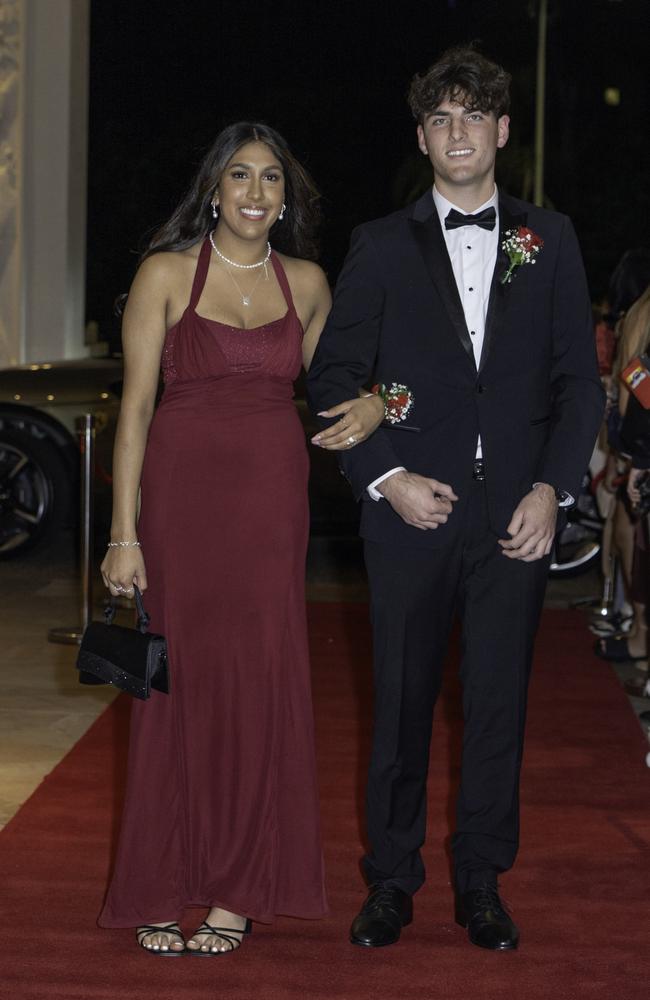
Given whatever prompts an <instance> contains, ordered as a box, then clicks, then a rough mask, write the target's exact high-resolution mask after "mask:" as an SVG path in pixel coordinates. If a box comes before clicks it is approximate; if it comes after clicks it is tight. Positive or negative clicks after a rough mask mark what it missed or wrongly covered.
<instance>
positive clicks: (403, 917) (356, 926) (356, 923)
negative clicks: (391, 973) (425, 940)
mask: <svg viewBox="0 0 650 1000" xmlns="http://www.w3.org/2000/svg"><path fill="white" fill-rule="evenodd" d="M412 920H413V897H412V896H409V894H408V893H407V892H404V890H403V889H392V888H387V887H386V886H383V885H373V886H371V887H370V892H369V893H368V897H367V899H366V901H365V903H364V904H363V906H362V907H361V912H360V913H359V915H358V916H357V917H355V918H354V920H353V921H352V927H351V928H350V941H351V942H352V944H360V945H363V946H364V947H365V948H383V947H384V945H387V944H395V942H396V941H399V936H400V934H401V932H402V927H406V925H407V924H410V923H411V921H412Z"/></svg>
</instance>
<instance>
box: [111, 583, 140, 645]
mask: <svg viewBox="0 0 650 1000" xmlns="http://www.w3.org/2000/svg"><path fill="white" fill-rule="evenodd" d="M133 594H134V596H135V606H136V610H137V612H138V622H137V627H138V629H139V631H140V632H142V634H143V635H144V633H145V632H146V631H147V629H148V628H149V622H150V621H151V619H150V618H149V615H148V614H147V612H146V611H145V607H144V601H143V600H142V594H141V593H140V588H139V587H138V585H137V584H135V583H134V584H133ZM114 618H115V605H114V604H113V595H112V594H111V596H110V597H109V599H108V600H107V602H106V604H105V606H104V621H105V622H106V624H107V625H112V624H113V619H114Z"/></svg>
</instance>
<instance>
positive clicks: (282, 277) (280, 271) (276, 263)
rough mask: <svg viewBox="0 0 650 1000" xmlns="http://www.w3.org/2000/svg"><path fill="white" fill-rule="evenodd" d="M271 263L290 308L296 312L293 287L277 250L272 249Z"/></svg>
mask: <svg viewBox="0 0 650 1000" xmlns="http://www.w3.org/2000/svg"><path fill="white" fill-rule="evenodd" d="M271 263H272V264H273V270H274V271H275V273H276V276H277V279H278V282H279V284H280V288H281V289H282V294H283V295H284V297H285V299H286V303H287V305H288V307H289V309H293V310H294V312H295V306H294V304H293V296H292V294H291V288H290V287H289V282H288V280H287V276H286V274H285V272H284V268H283V267H282V264H281V263H280V258H279V257H278V255H277V254H276V252H275V250H272V251H271Z"/></svg>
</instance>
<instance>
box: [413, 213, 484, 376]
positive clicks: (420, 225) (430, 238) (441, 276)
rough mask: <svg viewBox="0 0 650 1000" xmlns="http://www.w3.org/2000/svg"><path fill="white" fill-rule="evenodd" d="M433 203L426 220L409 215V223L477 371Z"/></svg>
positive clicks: (448, 312)
mask: <svg viewBox="0 0 650 1000" xmlns="http://www.w3.org/2000/svg"><path fill="white" fill-rule="evenodd" d="M429 197H430V196H429ZM418 207H420V202H418ZM431 207H432V209H433V211H432V214H431V215H430V216H429V218H427V219H425V220H424V221H423V220H422V219H421V218H417V216H416V217H415V218H411V219H409V225H410V227H411V232H412V233H413V238H414V239H415V242H416V243H417V245H418V249H419V250H420V253H421V254H422V257H423V258H424V263H425V265H426V268H427V271H428V272H429V277H430V278H431V281H432V282H433V285H434V288H435V290H436V292H437V293H438V295H439V296H440V298H441V299H442V303H443V305H444V307H445V310H446V312H447V314H448V316H449V319H450V320H451V322H452V324H453V327H454V329H455V331H456V333H457V334H458V339H459V340H460V342H461V344H462V345H463V347H464V348H465V352H466V354H467V357H468V359H469V361H470V362H471V365H472V368H473V369H474V371H476V363H475V361H474V351H473V348H472V342H471V340H470V336H469V330H468V329H467V323H466V322H465V314H464V312H463V306H462V303H461V301H460V296H459V294H458V288H457V286H456V279H455V278H454V272H453V270H452V267H451V261H450V260H449V254H448V253H447V246H446V244H445V238H444V236H443V235H442V229H441V228H440V222H439V220H438V213H437V212H436V211H435V208H433V199H431ZM418 214H421V213H418Z"/></svg>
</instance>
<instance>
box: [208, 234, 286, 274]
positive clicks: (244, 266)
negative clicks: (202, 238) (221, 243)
mask: <svg viewBox="0 0 650 1000" xmlns="http://www.w3.org/2000/svg"><path fill="white" fill-rule="evenodd" d="M209 239H210V243H211V244H212V249H213V250H214V252H215V253H216V255H217V257H220V258H221V260H223V261H224V262H225V263H226V264H230V266H231V267H240V268H242V270H244V271H253V270H255V268H257V267H264V265H265V264H268V262H269V258H270V256H271V244H270V243H267V244H266V257H265V258H264V260H258V262H257V264H238V263H237V261H236V260H231V259H230V257H226V255H225V253H221V250H220V249H219V248H218V246H217V245H216V243H215V242H214V234H213V233H210V237H209Z"/></svg>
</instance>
